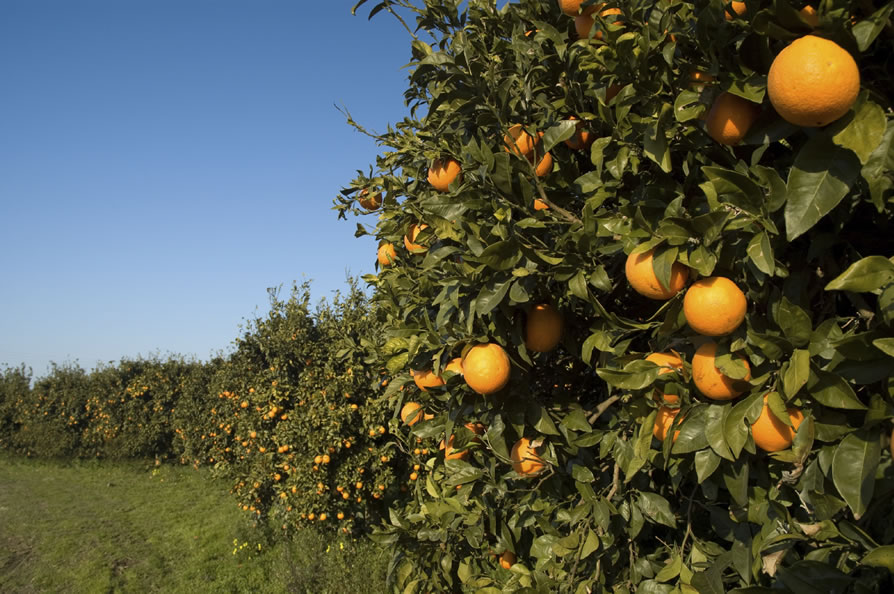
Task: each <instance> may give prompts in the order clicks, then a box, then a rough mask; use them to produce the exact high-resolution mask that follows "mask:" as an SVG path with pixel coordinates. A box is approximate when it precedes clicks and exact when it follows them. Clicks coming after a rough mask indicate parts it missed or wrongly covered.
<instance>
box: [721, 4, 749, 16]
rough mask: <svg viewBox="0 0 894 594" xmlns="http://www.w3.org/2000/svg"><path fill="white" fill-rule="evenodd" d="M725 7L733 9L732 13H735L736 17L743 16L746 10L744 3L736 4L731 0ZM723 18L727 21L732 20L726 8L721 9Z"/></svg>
mask: <svg viewBox="0 0 894 594" xmlns="http://www.w3.org/2000/svg"><path fill="white" fill-rule="evenodd" d="M727 6H730V7H731V8H732V9H733V12H734V13H736V16H742V15H743V14H745V11H746V10H747V8H748V7H747V6H746V5H745V3H744V2H738V1H737V0H733V1H732V2H730V3H729V4H728V5H727ZM723 16H725V17H726V20H728V21H731V20H733V18H734V17H733V16H732V15H731V14H730V13H729V10H728V9H727V8H726V6H724V8H723Z"/></svg>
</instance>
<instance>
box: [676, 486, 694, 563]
mask: <svg viewBox="0 0 894 594" xmlns="http://www.w3.org/2000/svg"><path fill="white" fill-rule="evenodd" d="M697 489H698V485H697V484H696V485H695V486H694V487H693V488H692V493H690V494H689V506H688V507H687V508H686V534H684V535H683V542H682V543H680V555H683V554H685V552H686V541H687V540H689V537H690V536H691V535H692V502H693V501H695V491H696V490H697Z"/></svg>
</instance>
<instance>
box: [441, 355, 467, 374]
mask: <svg viewBox="0 0 894 594" xmlns="http://www.w3.org/2000/svg"><path fill="white" fill-rule="evenodd" d="M448 371H449V372H450V373H458V374H460V375H462V374H463V360H462V357H454V358H453V359H451V360H450V362H449V363H447V367H445V368H444V373H447V372H448ZM448 377H449V376H448Z"/></svg>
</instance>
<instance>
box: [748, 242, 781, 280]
mask: <svg viewBox="0 0 894 594" xmlns="http://www.w3.org/2000/svg"><path fill="white" fill-rule="evenodd" d="M747 251H748V257H749V258H751V261H752V262H754V265H755V266H757V269H758V270H760V271H761V272H763V273H764V274H769V275H771V276H772V275H773V271H774V270H776V262H775V261H774V260H773V246H771V245H770V236H769V235H767V232H766V231H761V232H760V233H758V234H757V235H755V236H754V237H752V238H751V241H750V242H748V250H747Z"/></svg>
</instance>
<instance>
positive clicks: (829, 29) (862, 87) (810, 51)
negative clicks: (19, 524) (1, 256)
mask: <svg viewBox="0 0 894 594" xmlns="http://www.w3.org/2000/svg"><path fill="white" fill-rule="evenodd" d="M364 4H367V2H366V1H362V2H359V3H358V4H357V6H355V10H356V9H357V8H358V7H360V6H361V5H364ZM369 5H370V6H371V8H370V11H369V16H370V18H371V17H373V16H377V18H382V17H384V16H389V17H393V18H396V19H398V21H399V22H400V23H401V24H403V25H404V26H405V28H406V31H407V35H408V43H409V46H410V53H411V60H410V64H409V67H408V72H409V75H408V88H407V89H406V91H405V93H404V97H405V100H406V104H407V107H408V112H409V114H408V116H407V117H406V118H404V119H403V120H402V121H400V122H397V123H396V124H394V125H393V126H391V127H390V128H389V129H388V130H387V131H386V132H384V133H373V132H370V131H368V130H366V129H364V128H362V127H361V126H360V125H359V124H358V123H356V122H354V121H353V120H351V119H350V118H349V120H348V121H349V123H350V124H351V125H354V126H356V127H357V128H358V129H359V130H360V131H362V132H364V133H366V134H369V135H371V136H373V137H374V138H375V139H376V141H377V142H378V143H379V145H380V146H381V147H382V151H381V155H380V156H379V157H378V158H377V159H376V163H375V165H374V166H373V167H371V168H370V169H369V172H368V174H363V173H361V174H358V177H357V178H355V179H354V180H352V181H351V182H350V183H349V184H347V187H345V188H344V189H343V190H342V192H341V193H340V195H339V196H338V197H336V199H335V203H334V208H335V209H336V211H337V213H338V216H339V217H342V218H345V219H347V218H349V217H357V219H356V220H357V221H358V225H357V235H370V236H373V237H375V238H376V242H377V244H376V249H375V251H374V253H373V252H372V251H371V253H370V254H369V257H370V263H371V264H373V265H375V267H376V273H375V274H370V275H368V276H366V277H364V281H365V282H366V283H368V285H369V287H370V288H371V289H372V292H371V296H366V295H365V294H364V292H363V291H361V290H360V289H359V288H358V286H357V285H356V283H352V284H351V286H350V290H349V292H348V293H347V294H346V295H345V296H342V297H338V298H336V299H335V300H334V301H333V302H332V303H330V304H325V303H324V304H322V305H320V306H318V307H316V308H315V309H314V308H312V307H311V306H310V297H309V289H308V287H307V286H302V287H295V288H294V289H293V291H292V294H291V295H290V296H289V297H288V298H287V299H280V298H279V297H278V295H277V294H276V292H275V291H273V292H271V307H270V311H269V313H267V314H266V315H264V316H261V317H258V318H256V319H254V320H251V321H249V322H248V323H247V324H246V327H245V328H244V332H242V334H241V336H240V337H239V338H238V339H237V340H236V341H235V342H234V345H233V347H234V348H233V350H232V352H231V353H229V354H227V355H223V354H221V355H220V356H218V357H215V358H214V359H212V360H211V361H208V362H206V363H200V362H196V361H189V360H184V359H182V358H178V357H169V358H167V359H164V360H162V359H147V360H142V359H140V360H122V361H120V362H119V363H117V364H109V365H107V366H100V367H98V368H97V369H95V370H93V371H91V372H89V373H88V372H85V371H83V370H81V369H80V368H78V367H76V366H57V367H54V368H53V369H52V370H51V371H50V373H49V374H48V375H47V376H45V377H42V378H36V379H32V378H31V375H30V372H28V371H27V370H26V369H25V368H24V367H20V368H7V369H5V370H4V371H3V373H2V374H0V449H2V450H4V451H7V452H11V453H14V454H18V455H24V456H36V457H63V458H64V457H81V458H116V457H118V458H120V457H136V458H146V457H148V458H150V459H151V458H155V459H156V460H157V462H158V463H162V461H170V462H173V463H181V464H188V465H192V466H195V467H196V468H200V467H208V468H211V469H212V471H213V472H214V473H215V474H216V475H218V476H221V477H223V478H225V479H226V480H227V481H229V482H230V484H231V486H232V493H233V497H234V502H233V503H234V505H238V506H239V508H240V509H241V510H243V512H244V513H245V514H246V515H247V516H249V517H250V518H253V519H254V520H255V521H257V522H259V523H264V524H265V525H268V526H272V527H274V528H275V530H276V531H277V533H279V534H282V535H283V537H284V538H287V537H288V536H289V535H291V534H293V533H294V531H295V530H299V529H302V528H306V527H308V526H313V527H315V528H317V529H319V530H321V531H324V532H326V533H328V534H330V535H332V536H333V537H334V536H335V535H336V534H339V535H340V534H345V533H348V534H351V535H361V534H367V535H371V536H372V538H374V539H375V540H376V541H377V542H379V543H381V544H382V545H383V546H386V547H388V548H389V549H390V550H391V552H392V554H393V556H392V561H391V563H390V572H389V580H390V584H391V586H392V588H393V591H395V592H401V593H408V594H409V593H414V592H445V591H447V592H480V593H485V594H487V593H498V592H516V591H523V592H569V593H571V592H573V593H585V592H616V593H621V592H642V593H649V594H651V593H659V594H670V593H685V594H692V593H710V594H713V593H722V592H738V593H740V594H759V593H762V592H768V593H769V592H776V593H782V594H786V593H788V594H808V593H811V594H812V593H816V592H853V593H884V592H891V591H894V582H892V577H891V575H892V574H891V571H892V570H894V515H892V514H891V513H890V512H889V510H888V506H889V502H890V499H891V495H892V494H894V462H892V454H894V440H892V439H891V437H892V435H891V434H892V426H894V425H892V419H894V374H892V370H894V329H892V324H894V239H892V238H894V224H892V210H894V112H892V97H894V82H892V77H891V72H892V68H894V63H892V60H894V26H892V22H891V16H892V13H894V3H891V2H889V3H887V4H884V5H880V6H879V5H874V4H873V3H872V2H871V0H869V1H861V2H845V1H840V0H824V1H823V2H822V3H819V4H813V5H807V4H804V3H803V2H801V1H798V0H791V1H789V0H766V1H762V2H757V1H754V2H751V1H746V2H737V1H734V2H729V3H726V2H723V1H721V0H712V1H707V0H705V1H699V2H688V1H675V0H660V1H654V0H653V1H650V2H645V1H641V0H632V1H629V2H624V3H618V2H594V1H593V0H586V1H580V0H513V1H509V2H505V1H500V2H496V3H495V2H493V1H491V0H468V1H465V2H458V1H453V0H427V1H425V2H422V1H419V0H413V1H411V0H384V1H381V0H380V1H377V2H369Z"/></svg>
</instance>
